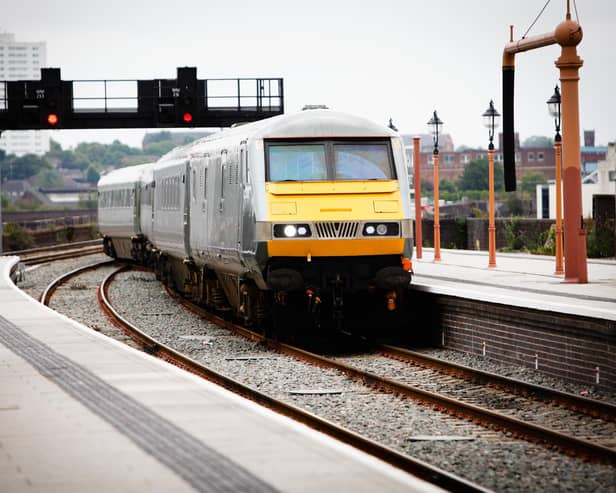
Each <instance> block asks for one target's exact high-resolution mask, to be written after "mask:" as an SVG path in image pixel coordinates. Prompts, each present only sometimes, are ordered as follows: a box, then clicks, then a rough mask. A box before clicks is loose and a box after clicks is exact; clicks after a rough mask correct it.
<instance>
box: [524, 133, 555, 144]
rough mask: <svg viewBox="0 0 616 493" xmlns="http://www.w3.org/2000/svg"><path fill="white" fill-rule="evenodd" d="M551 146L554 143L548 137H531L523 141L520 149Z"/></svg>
mask: <svg viewBox="0 0 616 493" xmlns="http://www.w3.org/2000/svg"><path fill="white" fill-rule="evenodd" d="M552 145H554V141H553V140H552V139H550V138H549V137H543V136H541V135H533V136H531V137H529V138H528V139H526V140H525V141H524V143H523V144H522V147H552Z"/></svg>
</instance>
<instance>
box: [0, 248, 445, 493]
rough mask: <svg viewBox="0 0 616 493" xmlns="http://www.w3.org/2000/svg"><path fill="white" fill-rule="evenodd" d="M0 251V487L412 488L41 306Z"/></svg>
mask: <svg viewBox="0 0 616 493" xmlns="http://www.w3.org/2000/svg"><path fill="white" fill-rule="evenodd" d="M14 262H15V259H14V258H10V257H0V491H2V492H3V493H7V492H55V491H58V492H85V491H87V492H102V491H105V492H108V491H114V492H133V491H149V492H156V491H160V492H184V491H207V492H222V491H224V492H240V491H245V492H270V491H289V492H319V493H323V492H327V491H335V492H336V493H342V492H347V491H348V492H361V491H365V492H373V491H383V492H384V491H387V492H394V491H400V492H409V491H426V492H427V491H440V490H438V489H437V488H435V487H433V486H432V485H429V484H428V483H425V482H423V481H421V480H418V479H417V478H415V477H413V476H410V475H408V474H406V473H403V472H401V471H400V470H398V469H395V468H393V467H391V466H389V465H387V464H384V463H383V462H381V461H379V460H376V459H374V458H372V457H369V456H368V455H366V454H363V453H361V452H358V451H356V450H355V449H352V448H351V447H348V446H346V445H343V444H341V443H340V442H337V441H336V440H333V439H330V438H328V437H326V436H325V435H323V434H321V433H319V432H316V431H313V430H311V429H309V428H307V427H305V426H304V425H301V424H298V423H296V422H294V421H292V420H290V419H287V418H285V417H283V416H280V415H278V414H276V413H273V412H271V411H269V410H267V409H264V408H262V407H260V406H258V405H256V404H254V403H252V402H249V401H247V400H245V399H243V398H241V397H238V396H236V395H234V394H232V393H230V392H228V391H226V390H224V389H221V388H220V387H217V386H216V385H214V384H212V383H209V382H207V381H204V380H202V379H200V378H198V377H196V376H194V375H191V374H189V373H187V372H184V371H182V370H180V369H178V368H176V367H174V366H172V365H170V364H167V363H165V362H163V361H160V360H158V359H156V358H153V357H151V356H149V355H147V354H144V353H142V352H139V351H137V350H134V349H131V348H129V347H127V346H125V345H123V344H121V343H119V342H116V341H114V340H111V339H108V338H106V337H105V336H102V335H100V334H98V333H97V332H95V331H93V330H91V329H88V328H87V327H84V326H83V325H80V324H78V323H76V322H74V321H72V320H70V319H68V318H66V317H64V316H62V315H60V314H58V313H56V312H54V311H52V310H50V309H49V308H47V307H44V306H43V305H41V304H39V303H38V302H36V301H35V300H33V299H32V298H30V297H29V296H27V295H26V294H24V293H23V292H21V291H20V290H19V289H17V288H16V287H15V286H14V285H13V284H12V283H11V282H10V281H9V280H8V272H9V268H10V266H11V265H12V264H13V263H14Z"/></svg>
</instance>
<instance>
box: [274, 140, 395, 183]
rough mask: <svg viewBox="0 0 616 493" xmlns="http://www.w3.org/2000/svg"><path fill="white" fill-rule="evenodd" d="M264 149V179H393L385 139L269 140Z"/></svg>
mask: <svg viewBox="0 0 616 493" xmlns="http://www.w3.org/2000/svg"><path fill="white" fill-rule="evenodd" d="M266 149H267V152H266V154H267V167H268V169H267V171H268V181H326V180H327V181H331V180H392V179H394V178H395V173H394V167H393V161H392V154H391V147H390V144H389V141H388V140H383V141H325V142H323V141H320V142H310V143H307V142H288V141H287V142H284V143H282V142H269V143H268V144H267V147H266Z"/></svg>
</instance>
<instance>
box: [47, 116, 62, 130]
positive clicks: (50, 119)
mask: <svg viewBox="0 0 616 493" xmlns="http://www.w3.org/2000/svg"><path fill="white" fill-rule="evenodd" d="M59 121H60V119H59V118H58V115H56V114H55V113H49V114H48V115H47V123H49V125H51V126H52V127H55V126H56V125H57V124H58V122H59Z"/></svg>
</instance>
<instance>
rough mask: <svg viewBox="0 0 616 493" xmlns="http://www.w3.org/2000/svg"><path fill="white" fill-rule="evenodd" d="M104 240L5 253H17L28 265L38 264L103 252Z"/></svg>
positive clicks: (7, 253)
mask: <svg viewBox="0 0 616 493" xmlns="http://www.w3.org/2000/svg"><path fill="white" fill-rule="evenodd" d="M102 251H103V242H102V240H92V241H80V242H75V243H66V244H63V245H52V246H48V247H41V248H32V249H29V250H17V251H13V252H6V253H5V254H4V255H16V256H18V257H20V259H21V261H22V262H23V263H24V264H26V265H36V264H42V263H45V262H53V261H54V260H64V259H69V258H75V257H81V256H84V255H91V254H93V253H102Z"/></svg>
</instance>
